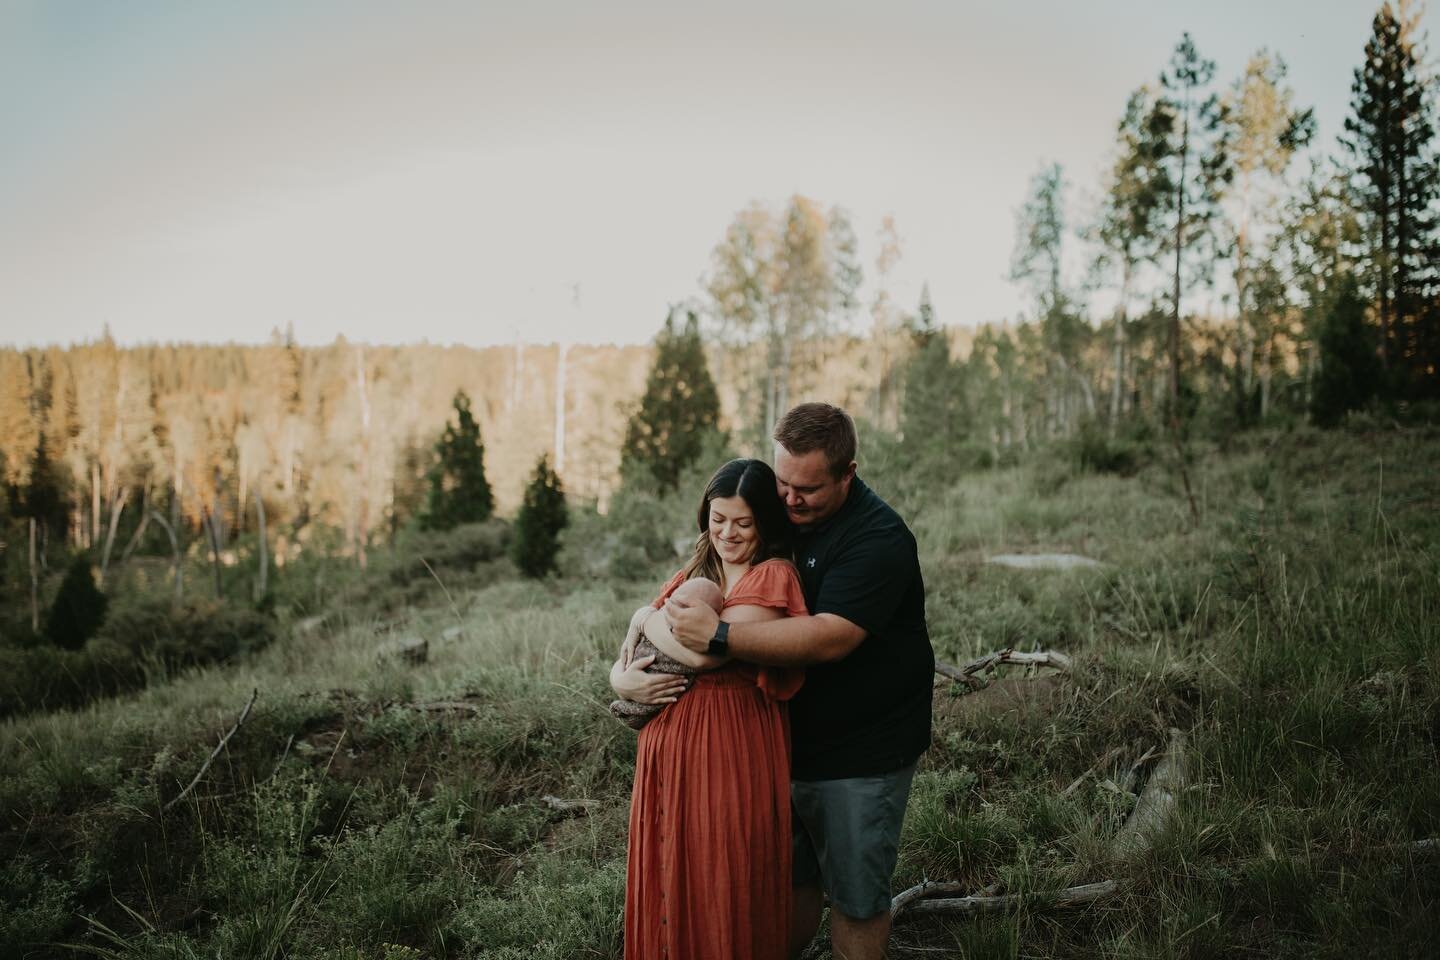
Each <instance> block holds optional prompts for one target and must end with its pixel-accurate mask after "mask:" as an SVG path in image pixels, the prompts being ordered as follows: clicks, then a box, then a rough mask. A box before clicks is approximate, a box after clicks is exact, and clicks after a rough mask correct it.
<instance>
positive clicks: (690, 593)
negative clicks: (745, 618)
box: [670, 577, 725, 613]
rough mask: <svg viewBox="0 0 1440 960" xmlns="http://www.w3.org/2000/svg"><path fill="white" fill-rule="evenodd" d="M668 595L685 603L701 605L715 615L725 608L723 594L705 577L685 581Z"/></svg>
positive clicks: (712, 581) (713, 582)
mask: <svg viewBox="0 0 1440 960" xmlns="http://www.w3.org/2000/svg"><path fill="white" fill-rule="evenodd" d="M670 595H671V596H672V597H674V598H675V599H677V600H683V601H684V602H686V603H703V604H704V605H705V606H707V607H709V608H710V609H711V610H714V611H715V612H716V613H719V612H720V608H721V607H723V606H725V594H723V593H721V592H720V587H719V586H718V585H717V584H716V583H715V581H714V580H709V579H707V578H705V577H693V578H691V579H689V580H686V581H685V582H684V583H682V584H680V586H678V587H676V588H675V591H674V592H673V593H672V594H670Z"/></svg>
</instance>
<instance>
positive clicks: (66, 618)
mask: <svg viewBox="0 0 1440 960" xmlns="http://www.w3.org/2000/svg"><path fill="white" fill-rule="evenodd" d="M109 602H110V601H109V598H107V597H106V596H105V594H103V593H101V592H100V590H99V588H98V587H96V586H95V578H94V577H93V576H92V575H91V573H90V561H89V559H87V558H86V557H84V556H79V557H76V558H75V562H74V563H72V564H70V569H69V570H67V571H66V573H65V579H64V580H63V581H61V583H60V592H59V593H58V594H56V596H55V602H54V604H52V605H51V607H50V612H49V613H48V614H47V615H46V617H45V637H46V639H48V640H49V641H50V642H51V643H53V644H55V646H57V647H62V648H64V649H66V650H79V649H80V648H81V647H83V646H85V641H86V640H89V639H90V638H91V637H92V636H94V635H95V631H96V630H98V629H100V624H102V623H104V622H105V608H106V606H108V604H109Z"/></svg>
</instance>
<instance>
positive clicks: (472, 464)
mask: <svg viewBox="0 0 1440 960" xmlns="http://www.w3.org/2000/svg"><path fill="white" fill-rule="evenodd" d="M454 404H455V422H454V423H446V424H445V430H444V432H443V433H441V434H440V439H439V440H438V441H436V443H435V460H436V462H435V466H434V467H433V468H431V470H430V495H429V498H428V500H427V502H426V505H425V515H424V517H423V518H422V521H421V525H422V526H423V527H424V528H425V529H427V530H449V529H450V528H451V527H454V526H457V525H459V524H462V523H479V522H480V521H482V520H488V519H490V514H491V513H492V512H493V511H494V509H495V499H494V496H493V494H492V493H491V491H490V483H489V481H488V480H486V479H485V445H484V444H483V443H482V442H481V440H480V424H479V423H477V422H476V421H475V417H474V415H472V414H471V413H470V398H469V397H468V396H466V394H465V391H463V390H457V391H456V392H455V400H454Z"/></svg>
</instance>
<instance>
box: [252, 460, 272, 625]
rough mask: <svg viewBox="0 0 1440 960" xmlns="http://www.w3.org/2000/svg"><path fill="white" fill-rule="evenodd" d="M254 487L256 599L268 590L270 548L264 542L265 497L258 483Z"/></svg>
mask: <svg viewBox="0 0 1440 960" xmlns="http://www.w3.org/2000/svg"><path fill="white" fill-rule="evenodd" d="M256 487H257V491H256V493H255V521H256V525H257V526H258V528H259V529H258V531H257V532H258V533H259V535H260V579H259V581H258V582H257V583H256V586H255V592H256V597H255V599H256V600H257V601H258V600H263V599H265V594H266V592H267V591H268V590H269V581H270V553H269V549H270V548H269V544H268V543H267V542H266V539H265V537H266V534H265V498H264V497H263V496H261V495H260V492H259V490H260V489H263V487H261V485H260V484H256Z"/></svg>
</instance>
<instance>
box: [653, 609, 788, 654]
mask: <svg viewBox="0 0 1440 960" xmlns="http://www.w3.org/2000/svg"><path fill="white" fill-rule="evenodd" d="M782 616H784V613H783V612H782V611H780V610H776V609H775V608H774V607H761V606H757V605H755V604H749V603H742V604H737V605H735V606H733V607H726V608H725V609H724V610H723V611H721V613H720V619H721V620H724V621H725V622H726V623H759V622H761V621H762V620H779V619H780V618H781V617H782ZM641 630H642V631H643V632H644V634H645V639H646V640H649V641H650V642H651V643H653V644H655V649H657V650H659V651H660V652H661V653H663V654H665V655H666V656H668V657H671V658H672V659H675V660H678V661H680V662H681V663H683V664H686V665H687V666H691V667H694V668H695V669H696V670H713V669H715V668H716V667H718V666H721V665H722V664H724V663H725V662H726V661H728V660H729V659H730V658H729V657H712V656H710V655H709V654H705V653H696V652H695V651H694V650H691V649H690V648H689V647H687V646H685V645H684V644H683V643H681V642H680V641H679V640H676V639H675V637H674V636H673V635H672V634H671V633H670V624H668V623H666V622H665V612H664V610H663V609H659V610H654V611H652V612H651V614H650V616H648V617H647V618H646V619H645V623H644V625H643V626H642V627H641Z"/></svg>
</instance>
